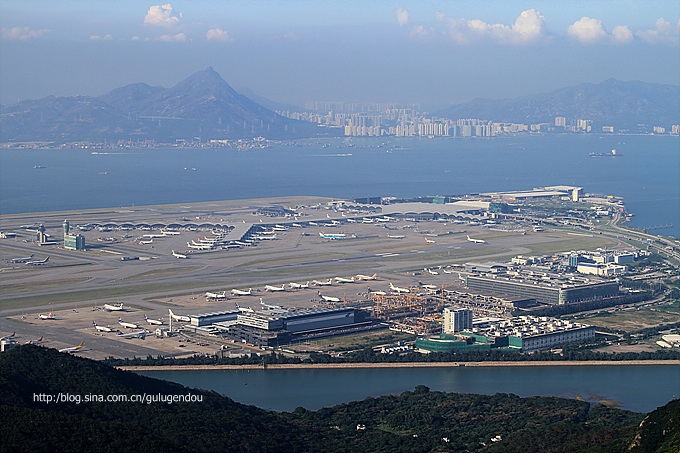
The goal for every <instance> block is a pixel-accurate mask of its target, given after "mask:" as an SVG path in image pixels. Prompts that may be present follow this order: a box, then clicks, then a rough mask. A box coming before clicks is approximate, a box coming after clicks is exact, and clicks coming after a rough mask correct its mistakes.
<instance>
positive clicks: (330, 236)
mask: <svg viewBox="0 0 680 453" xmlns="http://www.w3.org/2000/svg"><path fill="white" fill-rule="evenodd" d="M319 237H321V238H323V239H343V238H344V237H345V234H344V233H330V234H326V233H324V232H323V231H322V232H321V233H319Z"/></svg>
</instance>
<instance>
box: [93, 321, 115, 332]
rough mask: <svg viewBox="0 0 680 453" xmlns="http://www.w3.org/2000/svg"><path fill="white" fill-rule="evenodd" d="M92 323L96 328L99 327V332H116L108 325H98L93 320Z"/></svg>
mask: <svg viewBox="0 0 680 453" xmlns="http://www.w3.org/2000/svg"><path fill="white" fill-rule="evenodd" d="M92 325H93V326H94V328H95V329H97V330H98V331H99V332H115V330H114V329H112V328H110V327H108V326H98V325H97V323H96V322H94V321H92Z"/></svg>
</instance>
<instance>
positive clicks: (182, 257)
mask: <svg viewBox="0 0 680 453" xmlns="http://www.w3.org/2000/svg"><path fill="white" fill-rule="evenodd" d="M172 256H174V257H175V258H178V259H187V258H189V257H188V256H186V255H183V254H182V253H177V252H175V251H174V250H173V251H172Z"/></svg>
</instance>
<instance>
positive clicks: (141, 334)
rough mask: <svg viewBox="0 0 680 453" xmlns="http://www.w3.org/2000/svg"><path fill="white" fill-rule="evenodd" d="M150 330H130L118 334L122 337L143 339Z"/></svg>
mask: <svg viewBox="0 0 680 453" xmlns="http://www.w3.org/2000/svg"><path fill="white" fill-rule="evenodd" d="M148 333H149V331H148V330H140V331H138V332H130V333H120V332H118V336H119V337H121V338H141V339H142V340H143V339H144V338H145V337H146V334H148Z"/></svg>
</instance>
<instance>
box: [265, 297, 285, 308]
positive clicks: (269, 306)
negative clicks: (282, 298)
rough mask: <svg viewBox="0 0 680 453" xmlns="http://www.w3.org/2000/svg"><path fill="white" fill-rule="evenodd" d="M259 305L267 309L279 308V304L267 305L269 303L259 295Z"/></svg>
mask: <svg viewBox="0 0 680 453" xmlns="http://www.w3.org/2000/svg"><path fill="white" fill-rule="evenodd" d="M260 305H262V306H263V307H264V308H266V309H267V310H277V309H279V308H281V306H280V305H269V304H265V303H264V301H263V300H262V298H261V297H260Z"/></svg>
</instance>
